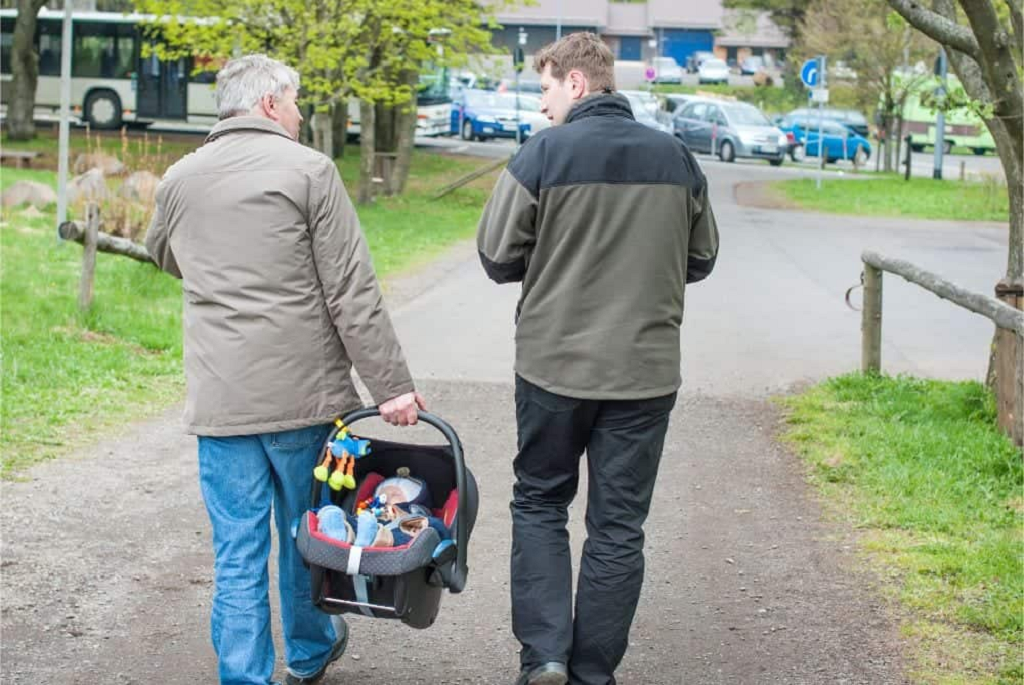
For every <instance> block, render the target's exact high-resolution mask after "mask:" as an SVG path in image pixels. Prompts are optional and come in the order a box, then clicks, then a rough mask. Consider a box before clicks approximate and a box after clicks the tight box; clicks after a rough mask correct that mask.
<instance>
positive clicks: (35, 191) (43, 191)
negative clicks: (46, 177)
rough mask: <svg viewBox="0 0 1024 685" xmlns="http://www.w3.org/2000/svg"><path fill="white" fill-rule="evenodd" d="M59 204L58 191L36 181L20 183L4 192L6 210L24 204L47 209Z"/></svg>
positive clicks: (3, 201)
mask: <svg viewBox="0 0 1024 685" xmlns="http://www.w3.org/2000/svg"><path fill="white" fill-rule="evenodd" d="M56 203H57V191H55V190H54V189H53V188H51V187H50V186H48V185H46V184H44V183H37V182H36V181H18V182H17V183H15V184H14V185H12V186H11V187H10V188H8V189H7V190H5V191H4V193H3V199H2V204H3V206H4V207H5V208H8V207H20V206H21V205H24V204H29V205H32V206H33V207H38V208H39V209H44V208H46V206H47V205H52V204H56Z"/></svg>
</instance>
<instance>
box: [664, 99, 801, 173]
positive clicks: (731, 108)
mask: <svg viewBox="0 0 1024 685" xmlns="http://www.w3.org/2000/svg"><path fill="white" fill-rule="evenodd" d="M672 124H673V127H674V128H675V135H676V137H677V138H679V139H681V140H682V141H683V142H684V143H685V144H686V146H687V147H688V148H690V150H692V151H693V152H706V153H708V154H712V155H718V157H719V158H720V159H721V160H722V161H723V162H732V161H734V160H735V159H736V158H737V157H750V158H756V159H767V160H768V161H769V163H771V165H772V166H779V165H780V164H782V160H783V159H784V158H785V157H786V152H787V151H788V149H789V141H788V139H787V137H786V134H785V133H783V132H782V131H781V130H779V129H778V128H777V127H776V126H773V125H772V123H771V122H770V121H768V117H766V116H765V115H764V114H763V113H762V112H761V110H759V109H758V108H757V107H754V106H753V105H748V104H746V103H744V102H725V101H717V100H696V101H694V102H690V103H689V104H687V105H686V106H685V107H683V108H682V109H681V110H679V111H678V113H677V114H676V115H675V117H674V118H673V119H672Z"/></svg>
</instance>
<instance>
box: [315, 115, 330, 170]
mask: <svg viewBox="0 0 1024 685" xmlns="http://www.w3.org/2000/svg"><path fill="white" fill-rule="evenodd" d="M333 133H334V126H333V123H332V121H331V113H330V112H317V113H316V114H314V115H313V147H314V148H315V149H317V150H319V151H320V152H322V153H324V154H325V155H327V156H328V157H330V158H331V159H334V135H333Z"/></svg>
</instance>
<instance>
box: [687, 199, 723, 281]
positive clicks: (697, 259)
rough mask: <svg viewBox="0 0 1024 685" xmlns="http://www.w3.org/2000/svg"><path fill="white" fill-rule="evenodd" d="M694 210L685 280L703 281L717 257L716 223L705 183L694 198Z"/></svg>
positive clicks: (713, 266)
mask: <svg viewBox="0 0 1024 685" xmlns="http://www.w3.org/2000/svg"><path fill="white" fill-rule="evenodd" d="M694 203H695V205H696V206H695V211H694V213H693V220H692V222H691V224H690V247H689V251H688V253H687V255H686V282H687V283H696V282H697V281H703V280H704V279H705V278H707V277H708V275H709V274H710V273H711V271H712V270H713V269H714V268H715V261H716V260H717V259H718V224H717V223H716V222H715V214H714V212H713V211H712V210H711V201H710V199H709V198H708V186H707V183H706V182H705V183H703V184H702V185H701V186H700V189H699V191H698V192H697V195H696V197H695V198H694Z"/></svg>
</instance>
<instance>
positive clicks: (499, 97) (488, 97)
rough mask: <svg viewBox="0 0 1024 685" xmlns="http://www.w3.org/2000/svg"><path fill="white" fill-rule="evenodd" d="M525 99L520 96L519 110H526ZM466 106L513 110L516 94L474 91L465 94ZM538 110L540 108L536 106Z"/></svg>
mask: <svg viewBox="0 0 1024 685" xmlns="http://www.w3.org/2000/svg"><path fill="white" fill-rule="evenodd" d="M523 100H526V98H525V97H523V96H520V103H519V107H520V108H521V109H527V107H526V106H525V105H523V102H522V101H523ZM466 104H468V105H469V106H470V107H483V108H486V109H515V108H516V94H515V93H498V92H492V91H486V90H476V91H470V92H468V93H466ZM537 109H538V110H539V109H540V107H539V106H538V108H537Z"/></svg>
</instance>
